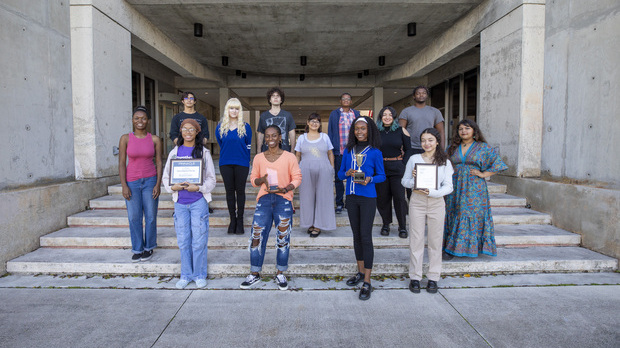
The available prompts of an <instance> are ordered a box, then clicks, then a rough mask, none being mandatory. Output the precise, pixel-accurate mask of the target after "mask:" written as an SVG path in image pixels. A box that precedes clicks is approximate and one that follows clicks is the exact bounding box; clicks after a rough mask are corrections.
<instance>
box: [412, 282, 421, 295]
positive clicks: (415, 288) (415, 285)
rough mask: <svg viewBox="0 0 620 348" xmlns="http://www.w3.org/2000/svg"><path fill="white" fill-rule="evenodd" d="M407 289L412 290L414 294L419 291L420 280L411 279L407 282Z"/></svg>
mask: <svg viewBox="0 0 620 348" xmlns="http://www.w3.org/2000/svg"><path fill="white" fill-rule="evenodd" d="M409 291H411V292H413V293H414V294H419V293H420V281H419V280H411V281H410V282H409Z"/></svg>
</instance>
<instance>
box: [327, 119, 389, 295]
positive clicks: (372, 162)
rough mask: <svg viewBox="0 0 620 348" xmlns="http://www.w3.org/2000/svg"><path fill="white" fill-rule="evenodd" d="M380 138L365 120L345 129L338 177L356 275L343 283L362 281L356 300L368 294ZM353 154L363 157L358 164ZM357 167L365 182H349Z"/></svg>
mask: <svg viewBox="0 0 620 348" xmlns="http://www.w3.org/2000/svg"><path fill="white" fill-rule="evenodd" d="M380 147H381V136H380V135H379V130H378V129H377V125H376V124H375V122H373V120H372V119H371V118H369V117H366V116H362V117H358V118H357V119H356V120H355V121H354V123H353V126H352V127H351V129H350V130H349V140H348V142H347V147H346V149H345V151H344V154H343V157H342V164H341V165H340V170H339V171H338V178H339V179H340V180H345V179H346V180H347V181H346V194H347V201H346V205H347V212H348V215H349V223H350V225H351V230H352V231H353V248H354V250H355V260H356V261H357V269H358V272H357V274H356V275H354V276H353V277H351V278H350V279H349V280H347V285H349V286H355V285H357V284H358V283H359V282H361V281H362V280H363V281H364V285H362V289H361V290H360V294H359V298H360V300H368V299H369V298H370V293H371V291H372V286H371V285H370V273H371V272H372V262H373V258H374V250H373V245H372V224H373V221H374V219H375V213H376V207H377V192H376V191H375V184H376V183H380V182H383V181H384V180H385V171H384V170H383V155H382V154H381V150H379V148H380ZM356 154H357V155H364V160H363V162H362V163H358V162H357V161H356ZM360 167H361V170H362V171H363V172H364V174H365V175H366V179H365V180H364V181H363V182H361V183H356V182H354V181H353V174H354V172H355V171H356V170H357V169H358V168H360Z"/></svg>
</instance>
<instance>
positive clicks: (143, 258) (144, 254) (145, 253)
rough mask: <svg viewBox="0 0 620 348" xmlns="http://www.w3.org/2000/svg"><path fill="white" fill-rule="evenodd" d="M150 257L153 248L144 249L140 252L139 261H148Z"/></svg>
mask: <svg viewBox="0 0 620 348" xmlns="http://www.w3.org/2000/svg"><path fill="white" fill-rule="evenodd" d="M151 257H153V250H149V251H146V250H144V251H143V252H142V256H140V261H148V260H150V259H151Z"/></svg>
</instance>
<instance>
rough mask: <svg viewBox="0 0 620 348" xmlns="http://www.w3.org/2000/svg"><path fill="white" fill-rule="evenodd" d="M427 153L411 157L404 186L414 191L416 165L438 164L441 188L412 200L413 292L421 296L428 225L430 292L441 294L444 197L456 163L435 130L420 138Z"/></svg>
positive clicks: (423, 191)
mask: <svg viewBox="0 0 620 348" xmlns="http://www.w3.org/2000/svg"><path fill="white" fill-rule="evenodd" d="M420 144H422V148H423V149H424V153H423V154H416V155H413V156H411V158H410V159H409V161H408V162H407V168H405V174H404V176H403V179H402V184H403V186H404V187H407V188H414V186H415V185H414V184H415V177H416V170H415V168H416V164H418V163H420V164H435V165H437V182H438V184H439V187H438V188H437V189H417V190H413V194H412V195H411V198H410V199H409V230H410V231H411V233H410V234H409V279H411V281H410V282H409V290H411V292H413V293H416V294H417V293H420V280H422V261H423V259H424V226H425V225H426V224H427V222H428V238H427V239H428V261H429V267H428V272H426V277H427V278H428V284H427V286H426V291H427V292H429V293H431V294H434V293H436V292H437V282H438V281H439V278H440V277H441V248H442V245H443V243H442V242H443V228H444V220H445V217H446V204H445V202H444V198H443V197H444V196H445V195H447V194H450V192H452V173H453V172H454V170H453V169H452V163H450V160H449V159H448V155H446V152H445V151H444V150H443V149H442V148H441V146H440V145H439V144H441V135H439V131H437V129H435V128H427V129H425V130H423V131H422V134H421V135H420Z"/></svg>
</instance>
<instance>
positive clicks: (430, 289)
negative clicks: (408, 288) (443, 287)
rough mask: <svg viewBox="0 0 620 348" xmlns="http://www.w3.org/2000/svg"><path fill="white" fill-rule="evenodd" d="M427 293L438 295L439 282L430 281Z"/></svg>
mask: <svg viewBox="0 0 620 348" xmlns="http://www.w3.org/2000/svg"><path fill="white" fill-rule="evenodd" d="M426 292H428V293H431V294H436V293H437V282H436V281H434V280H429V281H428V284H427V285H426Z"/></svg>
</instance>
